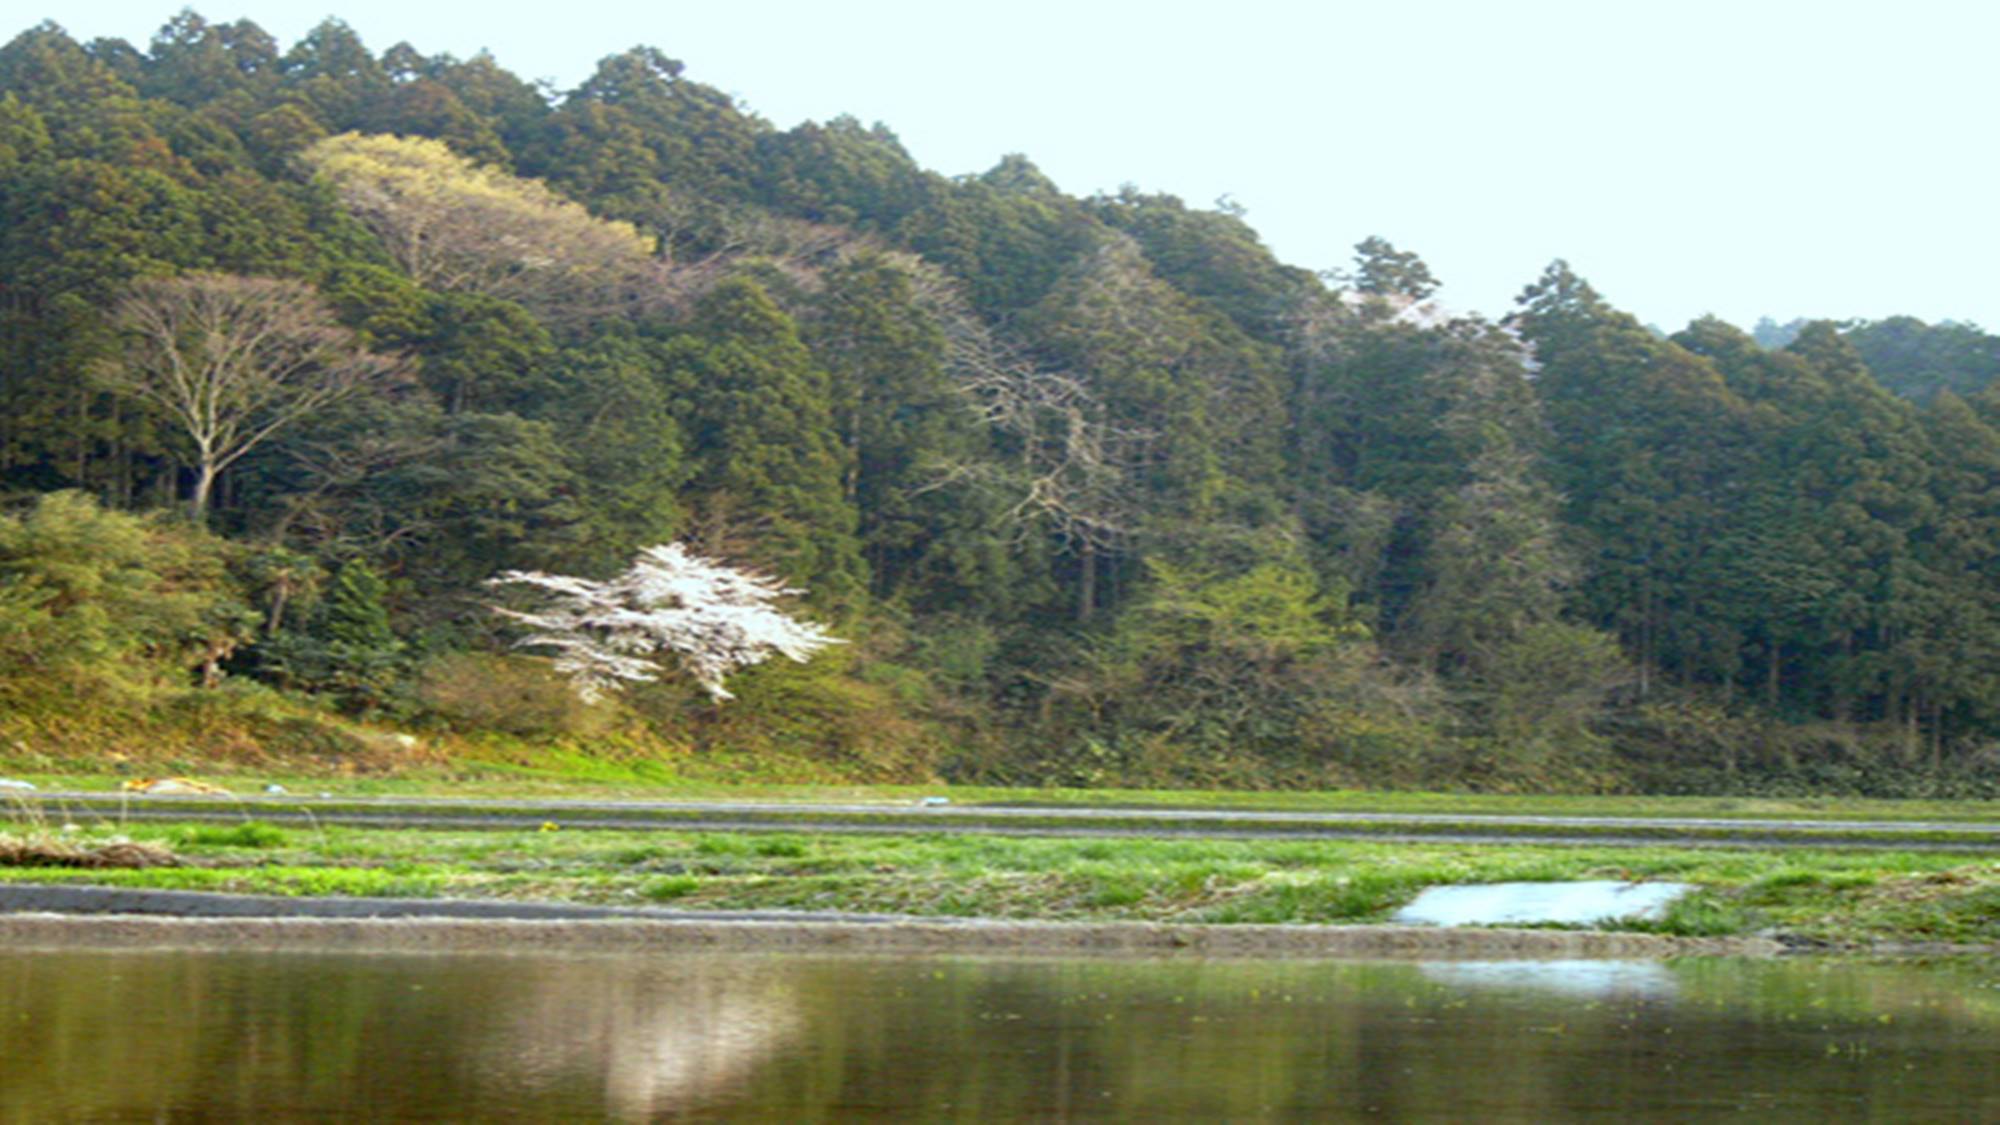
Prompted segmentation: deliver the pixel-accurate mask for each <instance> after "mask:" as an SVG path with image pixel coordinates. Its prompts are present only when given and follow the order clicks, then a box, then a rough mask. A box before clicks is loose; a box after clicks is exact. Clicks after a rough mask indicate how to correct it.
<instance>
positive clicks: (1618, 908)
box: [1395, 879, 1693, 926]
mask: <svg viewBox="0 0 2000 1125" xmlns="http://www.w3.org/2000/svg"><path fill="white" fill-rule="evenodd" d="M1692 889H1693V887H1692V886H1691V885H1690V884H1687V883H1621V882H1618V881H1616V880H1612V879H1597V880H1586V881H1583V882H1577V883H1481V884H1476V885H1472V886H1464V887H1431V888H1430V889H1428V890H1426V891H1424V892H1423V893H1422V894H1420V895H1418V896H1417V897H1416V899H1415V900H1413V901H1412V902H1411V903H1410V904H1409V905H1408V906H1405V907H1404V908H1403V909H1401V910H1399V911H1397V912H1396V917H1395V920H1396V921H1397V922H1401V923H1403V924H1404V925H1413V926H1495V925H1506V924H1515V925H1520V924H1523V923H1533V922H1560V923H1566V924H1569V925H1573V926H1588V925H1591V924H1593V923H1596V922H1608V921H1610V920H1612V919H1614V918H1658V917H1661V916H1662V915H1664V914H1665V913H1666V910H1667V906H1668V905H1669V904H1671V903H1672V902H1673V901H1674V900H1675V899H1677V898H1679V897H1681V896H1682V895H1684V894H1686V893H1687V892H1688V891H1690V890H1692Z"/></svg>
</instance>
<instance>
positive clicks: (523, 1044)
mask: <svg viewBox="0 0 2000 1125" xmlns="http://www.w3.org/2000/svg"><path fill="white" fill-rule="evenodd" d="M678 960H679V962H680V964H681V966H682V968H681V969H677V968H676V965H675V963H674V962H664V961H661V960H659V959H654V958H647V959H644V960H640V959H637V958H633V959H629V960H628V959H622V958H591V959H585V960H581V961H577V962H574V963H571V964H565V965H562V966H553V965H549V964H547V963H546V962H537V963H536V964H535V965H534V971H533V974H532V979H531V981H530V982H529V984H528V986H527V987H524V988H523V989H522V991H521V993H520V994H519V995H518V996H516V997H513V998H510V1000H511V1002H510V1005H509V1011H508V1013H507V1018H506V1020H505V1027H504V1030H503V1031H501V1032H500V1034H499V1035H498V1036H496V1038H495V1039H494V1040H493V1041H491V1042H490V1043H488V1044H486V1046H485V1048H484V1050H483V1052H482V1053H484V1054H486V1056H487V1058H488V1059H489V1060H491V1061H490V1063H489V1064H488V1065H487V1066H486V1067H484V1068H482V1069H486V1070H489V1071H500V1072H507V1080H511V1082H512V1083H514V1084H518V1085H528V1086H549V1085H557V1084H569V1083H574V1082H576V1081H578V1080H579V1079H584V1080H588V1076H590V1075H592V1074H601V1075H602V1082H603V1088H604V1107H605V1111H606V1115H607V1116H608V1117H611V1118H614V1119H617V1120H632V1119H639V1118H648V1117H655V1116H661V1115H673V1114H681V1113H691V1112H694V1111H697V1110H699V1109H701V1108H702V1107H704V1106H712V1105H715V1104H717V1103H720V1102H726V1101H728V1100H729V1099H730V1097H731V1095H732V1093H733V1092H735V1091H740V1090H742V1089H743V1088H744V1087H745V1086H747V1084H748V1083H749V1080H750V1079H751V1077H752V1076H753V1074H754V1073H755V1071H756V1069H757V1067H758V1066H759V1065H760V1064H762V1063H764V1062H766V1061H768V1060H769V1059H771V1058H773V1057H775V1056H777V1055H778V1054H780V1053H781V1052H782V1051H783V1050H784V1048H785V1047H786V1046H787V1045H788V1044H789V1043H790V1042H791V1041H793V1040H794V1039H796V1038H797V1037H798V1032H799V1027H800V1024H799V1017H798V1015H797V1008H798V998H797V996H796V995H795V994H794V991H793V989H792V988H791V987H790V985H788V984H787V983H786V980H787V978H786V977H785V976H784V974H779V973H772V972H770V971H768V967H766V968H765V970H764V971H759V969H758V966H756V965H754V964H746V965H740V966H739V965H733V964H729V963H726V962H719V961H709V960H703V959H699V958H696V959H693V960H696V961H698V962H699V963H698V964H688V963H687V962H688V961H689V960H690V959H688V958H686V957H685V956H682V957H680V958H678Z"/></svg>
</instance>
